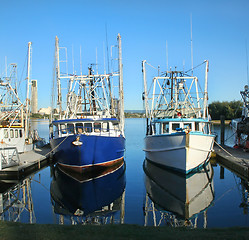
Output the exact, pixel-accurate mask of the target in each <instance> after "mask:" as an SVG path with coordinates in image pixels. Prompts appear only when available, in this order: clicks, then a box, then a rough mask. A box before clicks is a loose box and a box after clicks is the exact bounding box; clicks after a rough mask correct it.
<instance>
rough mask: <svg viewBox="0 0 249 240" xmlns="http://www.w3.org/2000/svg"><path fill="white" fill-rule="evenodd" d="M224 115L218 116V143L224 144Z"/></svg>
mask: <svg viewBox="0 0 249 240" xmlns="http://www.w3.org/2000/svg"><path fill="white" fill-rule="evenodd" d="M224 139H225V116H224V115H221V116H220V144H221V145H224V143H225V140H224Z"/></svg>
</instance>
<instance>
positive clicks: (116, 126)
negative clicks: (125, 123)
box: [113, 122, 119, 130]
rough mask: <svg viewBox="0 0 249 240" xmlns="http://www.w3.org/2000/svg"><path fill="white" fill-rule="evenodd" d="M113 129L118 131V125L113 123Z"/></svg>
mask: <svg viewBox="0 0 249 240" xmlns="http://www.w3.org/2000/svg"><path fill="white" fill-rule="evenodd" d="M113 127H114V129H115V130H119V125H118V123H117V122H115V123H113Z"/></svg>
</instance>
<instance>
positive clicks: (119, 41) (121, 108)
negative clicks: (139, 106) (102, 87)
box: [117, 34, 124, 133]
mask: <svg viewBox="0 0 249 240" xmlns="http://www.w3.org/2000/svg"><path fill="white" fill-rule="evenodd" d="M117 40H118V67H119V98H120V100H119V107H120V113H119V114H120V116H119V117H120V127H121V131H122V133H124V89H123V64H122V47H121V36H120V34H118V37H117Z"/></svg>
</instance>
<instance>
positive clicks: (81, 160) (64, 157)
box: [50, 134, 125, 172]
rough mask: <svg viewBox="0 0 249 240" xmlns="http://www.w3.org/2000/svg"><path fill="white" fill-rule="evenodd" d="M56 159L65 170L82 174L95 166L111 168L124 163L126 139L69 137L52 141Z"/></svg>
mask: <svg viewBox="0 0 249 240" xmlns="http://www.w3.org/2000/svg"><path fill="white" fill-rule="evenodd" d="M50 145H51V147H52V149H53V152H54V157H55V158H56V160H57V161H58V163H59V164H60V165H61V166H63V167H64V168H70V169H72V170H74V171H78V172H81V171H83V170H84V169H87V168H89V167H93V166H110V165H112V164H116V163H117V162H119V161H123V157H124V151H125V138H124V137H123V136H122V135H120V136H118V137H111V136H96V135H83V134H82V135H69V136H66V137H61V138H56V139H51V140H50Z"/></svg>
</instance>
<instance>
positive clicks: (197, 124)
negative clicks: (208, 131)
mask: <svg viewBox="0 0 249 240" xmlns="http://www.w3.org/2000/svg"><path fill="white" fill-rule="evenodd" d="M195 131H199V123H198V122H196V123H195Z"/></svg>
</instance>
